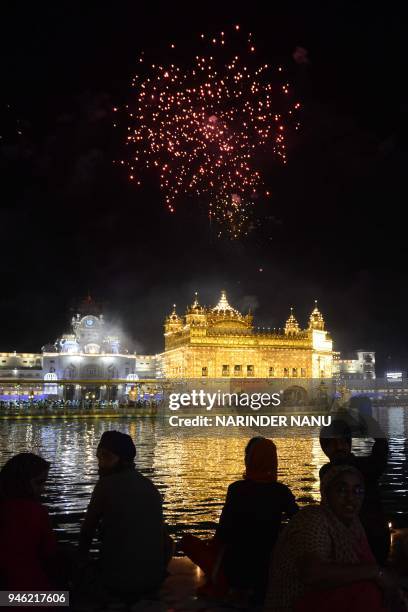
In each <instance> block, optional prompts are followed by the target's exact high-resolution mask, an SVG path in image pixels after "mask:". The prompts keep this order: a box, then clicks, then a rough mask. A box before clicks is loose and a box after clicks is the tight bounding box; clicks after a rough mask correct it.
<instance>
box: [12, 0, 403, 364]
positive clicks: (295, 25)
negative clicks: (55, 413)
mask: <svg viewBox="0 0 408 612" xmlns="http://www.w3.org/2000/svg"><path fill="white" fill-rule="evenodd" d="M269 4H272V3H266V2H259V1H253V2H250V3H245V4H241V5H238V4H237V3H236V2H234V3H229V2H222V3H211V4H209V3H206V4H205V3H202V4H201V5H199V4H197V3H192V2H191V3H190V5H187V4H185V3H181V2H175V3H168V2H166V3H165V2H136V1H134V2H121V1H120V0H119V1H118V2H103V1H102V2H91V1H88V2H76V1H72V2H69V3H68V2H62V1H61V2H58V3H31V2H20V3H9V6H8V8H3V15H2V35H1V37H0V45H1V60H0V61H1V63H2V69H1V74H2V94H1V98H0V100H1V107H0V110H1V123H0V136H1V140H0V168H1V173H2V178H1V183H0V189H1V210H0V224H1V278H2V292H1V298H0V350H3V351H8V350H17V351H39V350H40V349H41V346H42V345H44V344H45V343H48V342H50V341H54V340H55V339H56V338H57V337H58V336H59V335H60V334H61V333H63V332H66V331H69V318H70V316H71V315H72V311H71V309H72V308H73V307H74V306H75V303H77V302H78V301H79V300H80V299H81V298H82V297H84V296H85V295H86V294H87V293H88V291H90V292H91V295H92V296H94V297H95V299H96V300H97V301H99V302H100V303H101V304H103V307H104V312H105V314H106V316H108V317H109V318H110V319H111V320H113V321H114V323H115V324H117V325H119V326H121V327H122V328H123V329H124V330H125V331H126V333H127V334H128V335H129V342H130V343H131V344H132V343H134V344H135V345H136V347H137V348H138V350H140V351H141V352H147V353H150V352H158V351H161V350H162V348H163V339H162V322H163V318H164V316H165V315H166V314H167V313H168V312H169V311H170V309H171V306H172V304H173V302H176V304H177V305H178V310H179V312H180V311H182V312H183V311H184V309H185V306H186V305H187V304H189V303H191V301H192V297H193V293H194V291H196V290H198V291H199V296H200V301H201V302H203V303H204V304H208V305H213V304H214V303H215V302H216V301H217V299H218V297H219V293H220V291H221V289H223V288H225V289H226V290H227V291H228V295H229V298H230V302H231V303H232V304H233V305H234V306H237V307H239V308H242V309H244V310H245V309H246V308H247V307H248V306H250V307H251V308H252V309H253V310H254V314H255V319H256V322H257V324H258V325H261V326H262V325H265V326H267V325H270V326H275V327H280V326H283V325H284V321H285V319H286V317H287V315H288V312H289V307H290V306H292V305H293V306H294V307H295V314H296V315H297V317H298V319H299V321H300V323H301V324H302V325H305V324H306V320H307V317H308V315H309V313H310V311H311V310H312V308H313V300H314V299H315V298H318V300H319V307H320V309H321V310H322V312H323V314H324V316H325V319H326V322H327V327H328V328H329V329H330V331H331V332H332V334H333V338H334V340H335V342H336V348H337V349H338V350H342V351H344V352H347V353H348V352H349V351H353V350H355V349H358V348H365V349H370V350H375V351H377V358H378V364H379V369H378V373H379V374H380V373H381V372H382V371H383V369H384V367H404V368H406V367H408V347H407V341H406V338H407V332H406V328H407V321H406V304H407V301H408V288H407V287H408V285H407V272H406V270H407V265H406V249H407V247H406V244H407V226H406V222H405V214H404V213H405V207H406V206H407V201H408V200H407V194H406V191H407V189H406V184H407V178H406V176H407V167H408V163H407V162H408V159H407V145H406V143H407V114H408V100H407V97H406V94H405V91H404V85H405V83H404V80H405V74H406V72H407V66H406V64H407V54H406V42H405V35H406V33H405V24H404V21H405V20H404V15H401V14H398V12H397V10H396V6H397V5H393V4H391V3H388V4H385V5H382V6H381V8H380V7H379V5H377V6H378V8H377V9H376V8H375V6H376V5H374V6H373V4H372V3H368V2H367V3H359V2H353V3H351V2H350V3H334V2H332V3H327V5H326V3H306V2H304V3H299V4H297V3H291V4H290V11H289V10H286V11H284V9H283V8H278V3H273V5H276V7H277V8H276V9H274V10H271V9H269V10H267V8H266V7H267V6H268V5H269ZM280 4H281V5H284V4H285V3H280ZM232 23H240V24H241V27H242V28H248V29H249V30H251V31H253V32H254V35H255V38H256V40H257V41H258V42H259V43H260V44H261V45H262V49H263V54H264V56H265V59H266V60H267V61H268V62H274V63H282V64H283V65H285V66H286V67H287V70H288V74H289V76H290V80H291V83H292V88H293V90H294V92H295V94H296V96H297V97H298V98H299V99H300V100H301V102H302V104H303V110H302V113H301V115H300V119H301V124H302V125H301V129H300V131H299V132H298V133H297V134H296V135H293V137H292V138H291V139H290V142H289V143H288V144H289V162H288V164H287V165H286V166H285V167H283V166H281V165H279V163H278V162H277V163H275V164H273V167H271V172H273V176H272V179H273V185H274V189H273V194H272V198H271V200H270V203H269V205H268V207H265V206H261V205H260V206H259V210H258V221H259V222H258V225H257V227H256V228H255V229H254V231H253V232H252V233H251V234H250V235H249V236H248V237H247V238H243V239H242V240H239V241H235V242H231V241H230V240H229V239H227V238H224V239H221V240H220V239H218V238H217V236H216V233H215V231H214V230H213V229H211V228H210V227H209V224H208V219H207V216H206V214H205V211H204V210H202V209H200V208H199V207H198V206H196V205H194V203H192V202H191V201H185V202H181V203H180V204H179V206H178V207H177V212H176V214H174V215H170V214H169V213H168V212H167V211H166V209H165V207H164V205H163V199H162V195H161V193H160V192H159V190H158V187H157V184H156V182H155V180H154V179H153V178H149V177H147V180H146V182H145V184H144V186H143V188H142V189H139V190H137V189H136V188H135V186H134V185H133V184H132V183H130V182H129V181H128V178H127V173H126V171H124V170H123V169H122V168H120V167H118V166H116V165H114V164H113V160H114V159H118V158H121V157H124V156H125V155H126V154H127V153H126V151H125V150H124V138H123V135H124V131H123V130H121V129H117V130H115V129H113V126H112V123H113V119H114V117H113V114H112V108H113V107H114V106H120V107H121V106H122V105H124V104H125V103H130V104H131V102H132V92H131V88H130V82H131V79H132V77H133V75H134V73H135V71H136V69H137V57H138V55H139V53H140V52H141V51H142V50H144V51H145V52H146V53H147V54H148V53H149V52H152V53H157V47H158V46H160V45H161V44H162V42H163V41H165V42H166V43H167V42H171V41H174V42H176V43H177V42H179V41H184V44H186V42H185V41H187V45H188V44H189V43H188V41H189V40H190V39H193V38H194V37H195V36H196V34H197V35H198V34H199V33H200V32H202V31H205V32H207V31H218V30H222V29H223V28H225V27H226V25H229V24H232ZM299 46H301V47H303V48H305V49H306V50H307V58H308V62H307V63H299V62H296V61H295V60H294V57H293V53H294V51H295V49H296V48H297V47H299ZM19 132H21V133H19ZM270 178H271V177H270ZM260 270H262V271H260Z"/></svg>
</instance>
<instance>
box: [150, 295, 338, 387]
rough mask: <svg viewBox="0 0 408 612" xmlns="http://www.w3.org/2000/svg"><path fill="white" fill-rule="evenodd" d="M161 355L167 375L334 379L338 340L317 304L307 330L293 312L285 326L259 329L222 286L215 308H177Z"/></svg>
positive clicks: (171, 376)
mask: <svg viewBox="0 0 408 612" xmlns="http://www.w3.org/2000/svg"><path fill="white" fill-rule="evenodd" d="M162 359H163V370H164V373H165V376H166V377H167V378H206V377H209V378H210V377H211V378H222V377H226V378H233V377H234V378H249V377H255V378H290V379H293V378H331V376H332V365H333V343H332V340H331V338H330V336H329V333H328V332H327V331H325V329H324V320H323V316H322V314H321V313H320V311H319V310H318V308H317V305H316V306H315V308H314V310H313V311H312V313H311V315H310V318H309V323H308V326H307V328H306V329H301V328H300V326H299V324H298V322H297V320H296V318H295V316H294V314H293V312H291V314H290V316H289V318H288V320H287V321H286V325H285V328H284V330H283V331H258V330H256V329H255V328H254V326H253V321H252V315H251V314H250V313H248V314H246V315H242V314H241V313H240V312H238V310H236V309H235V308H233V307H232V306H230V304H229V303H228V300H227V297H226V294H225V291H223V292H222V294H221V298H220V300H219V302H218V304H217V305H216V306H214V308H209V309H208V308H204V307H203V306H201V305H200V304H199V303H198V300H197V298H196V299H195V300H194V303H193V304H192V305H191V306H190V307H189V308H188V309H187V312H186V314H185V316H184V317H180V316H178V314H177V313H176V310H175V309H174V310H173V312H172V313H171V314H170V315H169V316H168V317H167V319H166V323H165V352H164V353H163V354H162Z"/></svg>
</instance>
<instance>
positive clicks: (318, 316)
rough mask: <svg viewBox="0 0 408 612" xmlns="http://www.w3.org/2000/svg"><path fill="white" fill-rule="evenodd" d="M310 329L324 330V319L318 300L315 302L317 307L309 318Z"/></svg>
mask: <svg viewBox="0 0 408 612" xmlns="http://www.w3.org/2000/svg"><path fill="white" fill-rule="evenodd" d="M309 329H320V330H324V319H323V315H322V313H321V312H320V310H319V309H318V307H317V300H315V307H314V309H313V310H312V313H311V315H310V317H309Z"/></svg>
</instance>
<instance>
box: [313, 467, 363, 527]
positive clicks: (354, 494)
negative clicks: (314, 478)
mask: <svg viewBox="0 0 408 612" xmlns="http://www.w3.org/2000/svg"><path fill="white" fill-rule="evenodd" d="M320 492H321V496H322V504H323V505H325V506H328V507H329V508H330V510H331V511H332V512H333V513H334V514H335V515H336V517H337V518H338V519H339V520H340V521H342V523H344V524H346V525H349V524H351V523H352V521H353V520H354V519H355V518H356V517H357V515H358V513H359V512H360V508H361V504H362V502H363V498H364V480H363V477H362V475H361V473H360V472H359V471H358V470H357V469H356V468H354V467H352V466H350V465H335V466H332V467H331V468H330V469H328V470H327V472H326V473H325V475H324V476H323V478H322V481H321V483H320Z"/></svg>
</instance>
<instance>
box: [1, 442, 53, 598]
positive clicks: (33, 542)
mask: <svg viewBox="0 0 408 612" xmlns="http://www.w3.org/2000/svg"><path fill="white" fill-rule="evenodd" d="M49 467H50V464H49V463H48V461H46V460H45V459H43V458H42V457H39V456H38V455H34V454H33V453H20V454H19V455H15V456H14V457H12V458H11V459H9V460H8V461H7V463H6V464H5V465H4V466H3V467H2V469H1V471H0V583H1V586H2V588H3V589H5V590H9V591H13V590H14V591H19V590H27V591H28V590H34V591H39V590H51V589H52V584H51V582H52V581H51V579H50V573H51V572H50V566H51V564H52V561H53V559H54V557H55V554H56V550H57V543H56V538H55V535H54V533H53V531H52V528H51V524H50V519H49V516H48V512H47V509H46V508H45V507H44V506H43V505H42V504H41V501H40V499H41V495H42V493H43V489H44V485H45V482H46V480H47V477H48V470H49Z"/></svg>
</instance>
